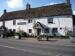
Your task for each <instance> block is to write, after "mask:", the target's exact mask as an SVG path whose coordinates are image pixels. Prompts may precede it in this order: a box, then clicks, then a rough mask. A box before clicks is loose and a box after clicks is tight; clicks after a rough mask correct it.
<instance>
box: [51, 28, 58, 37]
mask: <svg viewBox="0 0 75 56" xmlns="http://www.w3.org/2000/svg"><path fill="white" fill-rule="evenodd" d="M57 32H58V28H53V29H52V34H53V35H54V36H56V33H57Z"/></svg>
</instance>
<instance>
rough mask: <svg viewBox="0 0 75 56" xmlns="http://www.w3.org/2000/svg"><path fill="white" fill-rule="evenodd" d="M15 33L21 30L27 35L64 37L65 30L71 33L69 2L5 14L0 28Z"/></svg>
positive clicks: (29, 6)
mask: <svg viewBox="0 0 75 56" xmlns="http://www.w3.org/2000/svg"><path fill="white" fill-rule="evenodd" d="M2 25H3V26H5V27H6V28H8V29H11V30H15V31H16V32H17V31H19V30H22V31H24V32H26V33H28V34H29V35H32V34H33V35H48V36H54V35H57V36H65V34H66V33H65V32H66V29H68V30H70V31H73V17H72V8H71V4H70V0H65V2H64V3H60V4H54V5H48V6H42V7H37V8H31V5H30V4H27V5H26V9H25V10H20V11H12V12H7V11H6V10H4V14H3V15H2V16H1V18H0V26H2Z"/></svg>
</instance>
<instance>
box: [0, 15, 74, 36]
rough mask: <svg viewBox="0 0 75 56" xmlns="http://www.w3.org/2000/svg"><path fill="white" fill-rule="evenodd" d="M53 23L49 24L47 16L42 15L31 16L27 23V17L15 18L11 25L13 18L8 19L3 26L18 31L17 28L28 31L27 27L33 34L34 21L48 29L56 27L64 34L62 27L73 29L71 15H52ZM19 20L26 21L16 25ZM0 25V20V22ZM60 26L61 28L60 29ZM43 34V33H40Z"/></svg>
mask: <svg viewBox="0 0 75 56" xmlns="http://www.w3.org/2000/svg"><path fill="white" fill-rule="evenodd" d="M53 21H54V23H53V24H49V23H48V20H47V17H42V18H33V19H32V23H28V19H16V25H13V20H9V21H6V22H5V26H6V27H7V28H8V29H16V31H18V30H19V29H21V30H23V31H25V32H27V33H28V29H32V33H31V34H34V33H35V32H34V29H33V26H34V24H35V23H37V22H40V23H42V24H44V25H46V26H48V27H49V28H50V29H52V28H58V32H59V33H60V34H61V35H65V32H64V28H65V27H67V28H69V29H70V30H73V24H72V23H73V21H72V16H54V17H53ZM19 22H26V24H25V25H17V23H19ZM0 25H1V22H0ZM60 28H62V30H60ZM41 34H44V33H41ZM48 35H52V30H50V33H49V34H48Z"/></svg>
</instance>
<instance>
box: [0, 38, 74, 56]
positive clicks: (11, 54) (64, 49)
mask: <svg viewBox="0 0 75 56" xmlns="http://www.w3.org/2000/svg"><path fill="white" fill-rule="evenodd" d="M0 56H75V46H60V45H50V44H40V43H29V42H23V41H20V40H9V39H0Z"/></svg>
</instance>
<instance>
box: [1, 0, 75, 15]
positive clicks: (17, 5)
mask: <svg viewBox="0 0 75 56" xmlns="http://www.w3.org/2000/svg"><path fill="white" fill-rule="evenodd" d="M63 2H65V0H0V16H1V15H2V14H3V11H4V9H6V10H7V12H11V11H17V10H24V9H26V4H27V3H29V4H30V5H31V7H32V8H35V7H40V6H46V5H53V4H58V3H63ZM71 4H72V10H73V14H75V0H71Z"/></svg>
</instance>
